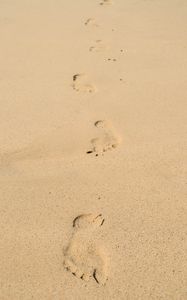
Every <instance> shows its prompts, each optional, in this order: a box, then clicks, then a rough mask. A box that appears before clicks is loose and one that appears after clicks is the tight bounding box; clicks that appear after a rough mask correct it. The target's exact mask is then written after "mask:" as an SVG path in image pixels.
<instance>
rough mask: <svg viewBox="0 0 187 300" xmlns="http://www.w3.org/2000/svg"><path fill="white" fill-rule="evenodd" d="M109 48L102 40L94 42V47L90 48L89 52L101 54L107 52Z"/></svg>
mask: <svg viewBox="0 0 187 300" xmlns="http://www.w3.org/2000/svg"><path fill="white" fill-rule="evenodd" d="M108 49H109V47H108V46H107V45H105V44H104V43H103V42H102V40H96V41H95V45H94V46H91V47H90V48H89V51H90V52H101V51H106V50H108Z"/></svg>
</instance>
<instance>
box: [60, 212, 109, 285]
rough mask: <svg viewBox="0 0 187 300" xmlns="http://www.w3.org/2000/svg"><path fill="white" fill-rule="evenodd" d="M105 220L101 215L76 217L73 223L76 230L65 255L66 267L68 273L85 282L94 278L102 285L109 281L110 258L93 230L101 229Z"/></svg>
mask: <svg viewBox="0 0 187 300" xmlns="http://www.w3.org/2000/svg"><path fill="white" fill-rule="evenodd" d="M103 220H104V219H103V217H102V215H101V214H99V215H93V214H86V215H80V216H78V217H76V218H75V220H74V221H73V227H76V228H74V232H73V236H72V238H71V239H70V241H69V244H68V247H67V249H66V251H65V253H64V255H65V260H64V266H65V268H66V269H67V270H68V271H70V272H71V273H72V274H73V275H75V276H76V277H78V278H80V279H82V280H85V281H89V279H90V278H91V277H92V278H94V279H95V281H96V282H97V283H98V284H101V285H104V284H105V283H106V281H107V279H108V257H107V254H106V251H105V249H104V248H103V247H101V245H100V244H99V243H98V242H96V235H95V234H93V231H92V230H91V229H92V226H94V227H95V228H96V227H97V228H100V226H101V224H103ZM94 232H95V231H94ZM96 232H97V231H96Z"/></svg>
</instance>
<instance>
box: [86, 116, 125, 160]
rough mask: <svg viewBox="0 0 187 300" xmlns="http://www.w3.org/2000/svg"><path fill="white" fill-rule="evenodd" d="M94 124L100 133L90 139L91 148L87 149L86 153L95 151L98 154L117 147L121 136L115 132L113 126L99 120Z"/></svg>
mask: <svg viewBox="0 0 187 300" xmlns="http://www.w3.org/2000/svg"><path fill="white" fill-rule="evenodd" d="M94 125H95V127H97V128H98V129H100V130H101V132H102V134H101V135H100V136H99V137H96V138H94V139H92V140H91V141H90V143H91V149H90V150H89V151H87V154H90V153H95V155H96V156H98V155H100V154H103V153H104V152H106V151H109V150H113V149H115V148H117V147H118V145H119V144H120V142H121V138H120V137H119V136H118V135H117V134H116V133H115V130H114V128H112V126H111V125H110V124H109V123H108V122H106V121H104V120H99V121H97V122H95V124H94Z"/></svg>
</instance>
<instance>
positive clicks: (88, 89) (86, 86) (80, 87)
mask: <svg viewBox="0 0 187 300" xmlns="http://www.w3.org/2000/svg"><path fill="white" fill-rule="evenodd" d="M72 87H73V89H74V90H75V91H77V92H84V93H94V92H96V87H95V86H94V85H93V84H91V83H90V82H89V81H88V80H87V77H86V75H85V74H75V75H74V76H73V84H72Z"/></svg>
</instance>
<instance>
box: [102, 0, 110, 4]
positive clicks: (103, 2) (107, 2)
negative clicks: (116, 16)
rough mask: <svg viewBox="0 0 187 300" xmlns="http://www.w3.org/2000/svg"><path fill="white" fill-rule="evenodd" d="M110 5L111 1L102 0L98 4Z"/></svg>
mask: <svg viewBox="0 0 187 300" xmlns="http://www.w3.org/2000/svg"><path fill="white" fill-rule="evenodd" d="M110 4H112V0H102V1H101V2H100V5H110Z"/></svg>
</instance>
